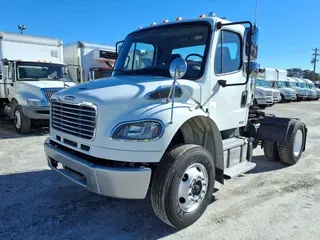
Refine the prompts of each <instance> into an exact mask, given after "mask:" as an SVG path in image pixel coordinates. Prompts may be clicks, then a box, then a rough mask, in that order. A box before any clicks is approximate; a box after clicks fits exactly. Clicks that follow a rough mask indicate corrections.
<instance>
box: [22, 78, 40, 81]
mask: <svg viewBox="0 0 320 240" xmlns="http://www.w3.org/2000/svg"><path fill="white" fill-rule="evenodd" d="M18 80H19V81H39V78H22V79H21V78H20V79H18Z"/></svg>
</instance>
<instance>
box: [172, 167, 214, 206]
mask: <svg viewBox="0 0 320 240" xmlns="http://www.w3.org/2000/svg"><path fill="white" fill-rule="evenodd" d="M207 188H208V172H207V170H206V168H205V167H204V166H203V165H202V164H200V163H194V164H192V165H191V166H189V167H188V168H187V170H186V171H185V172H184V174H183V176H182V179H181V181H180V186H179V193H178V202H179V206H180V208H181V209H182V210H183V211H184V212H192V211H194V210H196V209H197V208H198V207H199V206H200V204H201V203H202V201H203V199H204V197H205V195H206V193H207Z"/></svg>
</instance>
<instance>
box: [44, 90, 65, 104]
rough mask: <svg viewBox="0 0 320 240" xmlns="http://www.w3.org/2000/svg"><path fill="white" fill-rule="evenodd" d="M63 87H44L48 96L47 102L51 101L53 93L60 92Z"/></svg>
mask: <svg viewBox="0 0 320 240" xmlns="http://www.w3.org/2000/svg"><path fill="white" fill-rule="evenodd" d="M60 90H61V89H43V93H44V95H45V96H46V99H47V102H50V99H51V97H52V95H53V94H55V93H56V92H59V91H60Z"/></svg>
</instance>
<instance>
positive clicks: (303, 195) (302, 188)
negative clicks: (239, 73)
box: [0, 101, 320, 240]
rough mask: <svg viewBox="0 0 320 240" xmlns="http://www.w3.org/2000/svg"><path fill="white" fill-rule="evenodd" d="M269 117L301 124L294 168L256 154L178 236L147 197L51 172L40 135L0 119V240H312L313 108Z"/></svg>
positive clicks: (315, 224)
mask: <svg viewBox="0 0 320 240" xmlns="http://www.w3.org/2000/svg"><path fill="white" fill-rule="evenodd" d="M268 111H269V112H272V113H274V114H276V115H279V116H289V117H299V118H301V119H302V120H303V121H304V122H306V123H307V126H308V129H309V136H308V143H307V150H306V152H305V153H304V154H303V156H302V159H301V160H300V162H299V163H298V164H297V165H295V166H292V167H287V166H285V165H283V164H281V163H270V162H267V161H266V160H265V159H264V157H263V153H262V151H261V150H260V149H257V150H255V157H254V162H256V163H257V167H256V168H255V169H254V170H252V171H251V172H250V173H247V174H245V175H244V176H241V177H238V178H235V179H232V180H229V181H227V183H226V184H225V185H224V186H222V185H218V184H216V187H217V188H218V189H219V191H218V192H217V193H215V199H216V201H215V202H213V203H212V204H211V205H210V206H209V207H208V209H207V211H206V213H205V214H204V216H203V217H202V218H201V219H200V220H199V221H198V222H197V223H195V224H194V225H192V226H191V227H189V228H187V229H184V230H181V231H176V230H175V229H172V228H170V227H168V226H167V225H165V224H164V223H162V222H161V221H160V220H158V219H157V218H156V217H155V215H154V214H153V212H152V207H151V205H150V198H149V197H148V198H147V199H146V200H140V201H138V200H135V201H132V200H119V199H111V198H106V197H101V196H98V195H95V194H92V193H89V192H87V191H86V190H83V189H82V188H80V187H78V186H75V185H74V184H73V183H71V182H69V181H68V180H66V179H63V178H62V177H61V176H59V175H57V174H55V173H53V172H52V171H50V170H49V168H48V167H47V164H46V160H45V156H44V151H43V142H44V140H45V138H46V137H47V136H48V133H47V129H39V130H37V131H35V132H33V133H32V134H30V135H28V136H25V137H21V136H19V135H18V134H16V133H15V131H14V129H13V126H12V123H11V122H9V121H8V120H6V119H3V118H0V166H1V167H0V239H159V238H164V239H219V240H221V239H319V236H320V227H319V226H320V225H319V221H320V201H319V199H320V158H319V152H318V150H319V147H320V140H319V139H320V131H319V126H320V101H318V102H302V103H290V104H278V105H276V106H274V107H272V108H271V109H269V110H268Z"/></svg>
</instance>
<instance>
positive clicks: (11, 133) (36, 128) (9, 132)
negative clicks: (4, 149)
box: [0, 117, 49, 139]
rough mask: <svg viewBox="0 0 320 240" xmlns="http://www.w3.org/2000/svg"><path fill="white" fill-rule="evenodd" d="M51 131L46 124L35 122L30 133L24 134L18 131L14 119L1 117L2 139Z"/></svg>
mask: <svg viewBox="0 0 320 240" xmlns="http://www.w3.org/2000/svg"><path fill="white" fill-rule="evenodd" d="M48 133H49V127H48V126H45V125H42V126H41V125H39V124H34V125H33V126H32V129H31V131H30V133H28V134H25V135H22V134H19V133H17V131H16V130H15V128H14V123H13V120H11V119H9V118H7V117H0V139H11V138H25V137H33V136H42V135H46V134H48Z"/></svg>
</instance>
